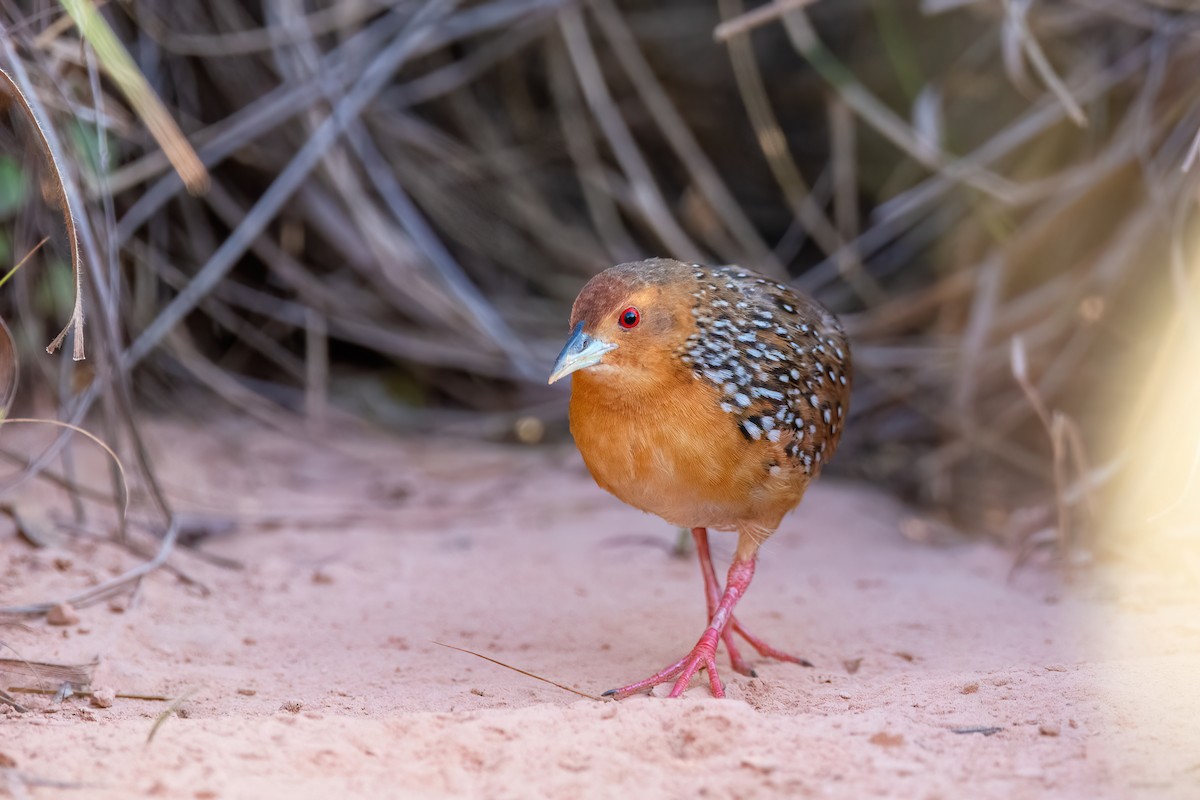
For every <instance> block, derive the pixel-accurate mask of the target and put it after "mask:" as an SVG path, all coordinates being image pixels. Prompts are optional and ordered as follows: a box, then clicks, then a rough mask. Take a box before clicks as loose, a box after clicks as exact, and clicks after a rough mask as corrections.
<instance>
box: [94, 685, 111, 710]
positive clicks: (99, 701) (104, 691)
mask: <svg viewBox="0 0 1200 800" xmlns="http://www.w3.org/2000/svg"><path fill="white" fill-rule="evenodd" d="M116 700H117V692H116V690H115V689H111V688H109V687H107V686H102V687H100V688H99V689H93V690H92V705H94V706H95V707H96V708H112V704H113V703H114V702H116Z"/></svg>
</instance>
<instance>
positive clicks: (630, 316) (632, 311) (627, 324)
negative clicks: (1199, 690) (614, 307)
mask: <svg viewBox="0 0 1200 800" xmlns="http://www.w3.org/2000/svg"><path fill="white" fill-rule="evenodd" d="M618 321H619V322H620V323H621V327H622V328H626V329H628V328H636V327H637V324H638V323H639V322H641V321H642V315H641V314H639V313H638V310H637V309H636V308H634V307H633V306H630V307H629V308H627V309H625V310H624V311H622V312H621V317H620V319H619V320H618Z"/></svg>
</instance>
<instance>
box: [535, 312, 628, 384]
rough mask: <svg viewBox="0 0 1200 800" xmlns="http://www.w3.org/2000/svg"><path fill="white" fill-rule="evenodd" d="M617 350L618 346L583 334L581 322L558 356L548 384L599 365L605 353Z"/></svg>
mask: <svg viewBox="0 0 1200 800" xmlns="http://www.w3.org/2000/svg"><path fill="white" fill-rule="evenodd" d="M616 349H617V346H616V345H615V344H613V343H612V342H606V341H604V340H603V339H594V338H592V337H591V336H588V335H587V334H586V333H584V332H583V323H582V322H580V323H578V324H577V325H576V326H575V330H573V331H571V338H569V339H567V343H566V345H564V346H563V349H562V352H561V353H559V354H558V358H557V359H556V360H555V362H554V369H552V370H551V371H550V380H549V381H548V383H554V382H555V381H556V380H558V379H560V378H565V377H566V376H567V375H570V374H571V373H572V372H575V371H576V370H580V369H584V368H585V367H591V366H594V365H596V364H599V363H600V359H602V358H603V357H604V354H605V353H607V352H609V351H611V350H616Z"/></svg>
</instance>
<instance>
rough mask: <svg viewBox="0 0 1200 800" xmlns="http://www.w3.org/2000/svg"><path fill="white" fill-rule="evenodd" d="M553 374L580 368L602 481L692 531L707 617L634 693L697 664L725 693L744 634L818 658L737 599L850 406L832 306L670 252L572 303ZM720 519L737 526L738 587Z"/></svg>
mask: <svg viewBox="0 0 1200 800" xmlns="http://www.w3.org/2000/svg"><path fill="white" fill-rule="evenodd" d="M569 330H570V333H569V337H568V339H567V342H566V344H565V345H564V346H563V348H562V351H561V352H560V353H559V355H558V358H557V359H556V361H555V362H554V365H553V368H552V370H551V374H550V377H549V382H550V383H554V382H555V381H558V380H561V379H562V378H564V377H566V376H568V375H570V376H571V398H570V405H569V417H570V430H571V434H572V436H573V437H574V439H575V443H576V446H577V447H578V449H579V452H580V454H581V455H582V457H583V461H584V464H585V465H586V466H587V469H588V471H589V472H590V473H591V475H592V477H593V478H594V479H595V481H596V483H597V484H598V485H599V486H600V487H601V488H603V489H605V490H606V491H608V492H610V493H611V494H613V495H615V496H616V497H617V498H618V499H620V500H622V501H624V502H625V503H627V504H628V505H631V506H633V507H634V508H637V509H640V510H642V511H645V512H648V513H651V514H655V515H657V516H659V517H661V518H662V519H664V520H666V521H667V522H669V523H671V524H672V525H675V526H677V527H679V528H689V529H691V533H692V538H693V540H694V541H695V545H696V553H697V556H698V558H699V561H700V568H701V575H702V577H703V580H704V589H705V600H706V603H707V607H708V617H707V618H708V624H707V626H706V627H705V629H704V631H703V633H702V634H701V636H700V638H699V640H698V641H697V642H696V644H695V646H694V647H693V648H692V649H691V650H690V651H689V652H688V654H687V655H685V656H684V657H683V658H682V659H680V660H679V661H677V662H675V663H674V664H672V665H670V666H668V667H666V668H664V669H662V670H659V671H658V672H656V673H654V674H653V675H651V676H650V677H648V678H646V679H644V680H640V681H637V682H636V683H631V684H629V685H627V686H623V687H621V688H619V689H612V690H610V691H608V692H605V693H604V696H606V697H613V698H615V699H618V700H620V699H623V698H626V697H629V696H630V695H633V694H636V693H642V692H648V691H649V690H650V689H652V688H653V687H655V686H657V685H659V684H662V683H666V682H668V681H674V683H673V685H672V687H671V690H670V694H669V696H670V697H679V696H680V695H682V694H683V692H684V691H685V690H686V689H687V688H688V686H689V684H690V683H691V681H692V678H693V677H694V676H695V675H696V674H697V672H698V671H700V670H704V671H705V672H706V673H707V677H708V684H709V689H710V691H711V693H712V695H713V696H714V697H724V695H725V690H724V685H723V684H722V682H721V680H720V677H719V674H718V670H717V664H716V654H717V648H718V646H719V644H720V643H724V645H725V649H726V651H727V652H728V655H729V659H730V663H731V666H732V668H733V669H734V670H735V671H736V672H738V673H741V674H744V675H750V676H753V675H754V674H755V673H754V671H753V669H752V668H751V667H750V665H749V663H748V662H747V661H746V659H745V658H744V657H743V656H742V654H741V652H740V650H739V648H738V644H737V643H736V642H735V638H734V634H737V635H739V636H741V637H742V638H743V639H745V640H746V642H747V643H748V644H749V645H750V646H751V647H753V648H754V649H755V650H756V651H758V653H759V655H760V656H762V657H764V658H773V659H776V660H780V661H786V662H792V663H795V664H800V665H802V666H812V664H811V663H809V662H808V661H807V660H805V659H803V658H800V657H797V656H793V655H789V654H788V653H786V652H783V651H781V650H776V649H775V648H773V647H771V646H770V645H768V644H767V643H766V642H764V641H763V640H761V639H759V638H758V637H756V636H754V635H753V634H752V633H750V631H749V630H747V629H746V628H745V627H744V626H743V625H742V624H741V623H740V622H739V621H738V619H737V618H736V617H735V616H734V613H733V612H734V608H735V606H736V605H737V603H738V601H739V600H740V599H741V598H742V596H743V595H745V593H746V590H747V589H748V588H749V586H750V582H751V580H752V578H753V577H754V570H755V564H756V562H757V558H758V552H759V548H760V547H761V546H762V544H763V543H764V542H765V541H766V540H767V538H768V537H770V536H771V534H772V533H774V532H775V530H776V529H777V528H778V527H779V524H780V521H781V520H782V518H783V516H784V515H785V514H786V513H788V512H789V511H791V510H792V509H793V508H795V507H796V506H797V505H798V504H799V503H800V500H801V498H802V497H803V496H804V492H805V490H806V489H807V488H808V486H809V484H810V483H811V482H812V480H813V479H814V478H816V477H817V475H818V474H819V473H820V471H821V468H822V467H823V466H824V465H825V463H826V462H828V461H829V459H830V457H832V456H833V454H834V451H835V450H836V449H837V445H838V442H839V440H840V438H841V434H842V430H843V428H844V426H845V421H846V417H847V415H848V413H849V402H850V390H851V359H850V344H849V341H848V340H847V338H846V334H845V332H844V331H843V328H842V326H841V324H840V322H839V321H838V319H837V317H835V316H834V315H833V313H832V312H830V311H828V310H827V309H826V308H825V307H824V306H822V305H821V304H819V303H818V302H817V301H816V300H814V299H812V298H811V297H808V296H807V295H805V294H803V293H801V292H799V291H797V290H795V289H792V288H790V287H788V286H786V285H784V284H782V283H779V282H777V281H775V280H772V279H771V278H768V277H766V276H763V275H761V274H758V273H756V272H754V271H752V270H750V269H744V268H742V267H739V266H730V265H719V266H706V265H700V264H694V263H684V262H681V261H677V260H674V259H669V258H650V259H647V260H644V261H637V262H632V263H626V264H618V265H616V266H613V267H609V268H608V269H606V270H604V271H603V272H600V273H599V274H597V275H596V276H594V277H593V278H592V279H591V280H590V281H588V282H587V284H586V285H585V286H584V287H583V289H582V290H581V291H580V293H579V295H578V297H577V298H576V300H575V302H574V305H573V306H572V308H571V316H570V327H569ZM709 529H713V530H718V531H734V532H736V533H737V545H736V548H735V550H734V554H733V558H732V561H731V563H730V567H729V572H728V575H727V577H726V581H725V586H724V588H722V587H721V584H720V583H719V581H718V580H717V575H716V570H715V568H714V567H713V562H712V556H711V553H710V550H709V545H708V531H709Z"/></svg>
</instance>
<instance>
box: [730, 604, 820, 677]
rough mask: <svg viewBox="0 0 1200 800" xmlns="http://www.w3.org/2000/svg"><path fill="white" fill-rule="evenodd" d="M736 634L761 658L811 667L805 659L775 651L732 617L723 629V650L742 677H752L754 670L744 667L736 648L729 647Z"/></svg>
mask: <svg viewBox="0 0 1200 800" xmlns="http://www.w3.org/2000/svg"><path fill="white" fill-rule="evenodd" d="M734 633H736V634H737V635H738V636H741V637H742V638H743V639H745V640H746V641H747V642H748V643H749V644H750V646H751V647H753V648H754V649H755V650H757V651H758V654H759V655H760V656H762V657H763V658H773V659H775V660H776V661H787V662H789V663H792V664H799V665H800V666H802V667H811V666H812V662H811V661H809V660H808V659H807V658H800V657H799V656H794V655H792V654H790V653H785V652H783V651H782V650H776V649H775V648H774V647H771V645H769V644H767V643H766V642H764V641H763V640H762V639H760V638H758V637H757V636H755V635H754V634H752V633H751V632H750V631H748V630H746V629H745V628H744V627H743V626H742V623H740V622H738V619H737V617H733V618H732V619H731V620H730V621H729V627H728V628H726V629H725V637H724V638H725V648H726V649H727V650H729V660H730V661H731V662H733V668H734V669H735V670H737V671H738V672H740V673H742V674H743V675H750V676H751V677H754V670H753V669H751V668H750V667H748V666H747V665H746V662H745V661H744V660H743V659H742V657H741V654H740V653H738V651H737V648H736V647H733V646H732V645H731V642H732V641H733V634H734Z"/></svg>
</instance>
